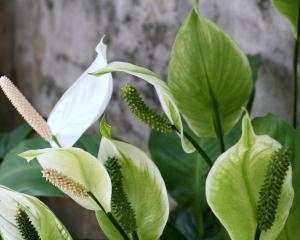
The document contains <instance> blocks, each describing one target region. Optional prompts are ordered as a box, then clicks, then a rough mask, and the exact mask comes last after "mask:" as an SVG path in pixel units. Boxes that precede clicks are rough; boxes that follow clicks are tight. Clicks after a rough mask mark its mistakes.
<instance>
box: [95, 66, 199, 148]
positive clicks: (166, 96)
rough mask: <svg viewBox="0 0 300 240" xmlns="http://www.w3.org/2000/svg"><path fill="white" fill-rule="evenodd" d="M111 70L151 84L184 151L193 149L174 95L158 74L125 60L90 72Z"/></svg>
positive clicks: (98, 73) (98, 74) (99, 74)
mask: <svg viewBox="0 0 300 240" xmlns="http://www.w3.org/2000/svg"><path fill="white" fill-rule="evenodd" d="M111 72H124V73H127V74H131V75H133V76H136V77H138V78H141V79H143V80H145V81H146V82H148V83H149V84H151V85H152V86H153V87H154V88H155V91H156V93H157V96H158V98H159V101H160V104H161V106H162V109H163V111H164V112H165V114H166V116H167V117H168V119H169V121H170V123H171V124H173V125H175V127H176V128H177V129H178V131H179V132H180V139H181V143H182V147H183V149H184V151H185V152H187V153H191V152H194V151H195V148H194V147H193V145H192V144H191V143H190V142H189V140H188V139H186V138H185V137H184V135H183V126H182V120H181V116H180V113H179V110H178V108H177V106H176V104H175V100H174V97H173V96H172V94H171V92H170V89H169V87H168V85H167V84H166V83H165V82H164V81H163V80H162V79H161V77H160V76H159V75H157V74H155V73H154V72H152V71H150V70H148V69H146V68H142V67H139V66H136V65H133V64H130V63H125V62H112V63H109V64H108V65H107V66H106V67H104V68H102V69H100V70H99V71H97V72H95V73H92V75H96V76H102V75H103V74H106V73H111Z"/></svg>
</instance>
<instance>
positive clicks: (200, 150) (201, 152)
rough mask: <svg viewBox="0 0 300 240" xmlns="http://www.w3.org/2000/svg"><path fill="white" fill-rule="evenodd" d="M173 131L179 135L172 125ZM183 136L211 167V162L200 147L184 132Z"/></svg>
mask: <svg viewBox="0 0 300 240" xmlns="http://www.w3.org/2000/svg"><path fill="white" fill-rule="evenodd" d="M172 128H173V130H174V131H176V132H178V133H179V134H180V131H179V130H178V129H177V128H176V126H175V125H172ZM183 135H184V136H185V137H186V138H187V139H188V140H189V141H190V142H191V144H192V145H193V146H194V148H195V149H196V150H197V152H198V153H199V154H200V155H201V156H202V157H203V159H204V161H205V162H206V163H207V164H208V165H209V166H210V167H211V166H212V165H213V162H212V160H211V159H210V158H209V156H208V155H207V153H206V152H205V151H204V150H203V149H202V148H201V146H200V145H199V144H198V143H197V142H196V141H195V140H194V139H193V138H192V137H191V136H190V135H189V134H188V133H187V132H185V131H183Z"/></svg>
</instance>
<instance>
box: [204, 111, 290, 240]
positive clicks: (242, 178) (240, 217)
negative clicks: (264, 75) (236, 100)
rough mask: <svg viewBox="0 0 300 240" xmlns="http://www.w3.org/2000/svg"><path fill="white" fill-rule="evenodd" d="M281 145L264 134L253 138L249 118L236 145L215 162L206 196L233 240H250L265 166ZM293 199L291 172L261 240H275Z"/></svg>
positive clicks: (253, 233)
mask: <svg viewBox="0 0 300 240" xmlns="http://www.w3.org/2000/svg"><path fill="white" fill-rule="evenodd" d="M279 148H281V144H280V143H278V142H277V141H276V140H274V139H272V138H271V137H269V136H267V135H261V136H257V135H255V133H254V131H253V128H252V125H251V120H250V118H249V116H248V115H246V116H245V117H244V119H243V124H242V136H241V139H240V140H239V142H238V143H237V144H236V145H234V146H233V147H231V148H230V149H228V150H227V151H226V152H225V153H223V154H222V155H221V156H219V158H218V159H217V160H216V162H215V164H214V166H213V167H212V169H211V171H210V173H209V175H208V177H207V180H206V197H207V201H208V204H209V206H210V207H211V209H212V211H213V212H214V214H215V215H216V216H217V218H218V219H219V220H220V222H221V223H222V224H223V225H224V227H225V228H226V230H227V231H228V233H229V235H230V237H231V239H232V240H240V239H243V240H253V239H254V236H255V231H256V227H257V220H256V209H257V201H258V198H259V191H260V188H261V185H262V183H263V180H264V177H265V174H266V169H267V165H268V163H269V161H270V157H271V155H272V153H274V151H276V150H277V149H279ZM293 198H294V190H293V187H292V169H291V167H290V168H289V170H288V173H287V176H286V178H285V180H284V183H283V186H282V191H281V194H280V200H279V205H278V208H277V213H276V217H275V221H274V223H273V226H272V227H271V229H269V230H268V231H266V232H262V234H261V237H260V239H261V240H270V239H276V237H277V236H278V235H279V233H280V232H281V230H282V229H283V227H284V225H285V222H286V219H287V217H288V215H289V211H290V208H291V206H292V202H293Z"/></svg>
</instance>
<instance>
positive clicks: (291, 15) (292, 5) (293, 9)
mask: <svg viewBox="0 0 300 240" xmlns="http://www.w3.org/2000/svg"><path fill="white" fill-rule="evenodd" d="M272 2H273V5H274V6H275V8H276V9H277V10H278V11H279V12H280V13H281V14H282V15H283V16H284V17H286V18H287V19H288V21H289V22H290V24H291V25H292V27H293V30H294V33H297V26H298V17H299V7H300V1H299V0H272Z"/></svg>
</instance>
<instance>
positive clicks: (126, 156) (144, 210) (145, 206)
mask: <svg viewBox="0 0 300 240" xmlns="http://www.w3.org/2000/svg"><path fill="white" fill-rule="evenodd" d="M109 157H117V158H118V160H119V163H120V166H121V170H122V175H123V179H122V180H123V186H124V191H125V193H126V195H127V198H128V201H129V203H130V204H131V207H132V208H133V210H134V212H135V217H136V225H137V228H136V231H137V234H138V236H139V238H140V239H143V240H148V239H149V240H153V239H158V238H159V236H161V234H162V232H163V229H164V227H165V224H166V223H167V220H168V215H169V203H168V196H167V191H166V187H165V183H164V181H163V179H162V177H161V175H160V172H159V170H158V169H157V167H156V166H155V165H154V163H153V162H152V161H151V159H150V158H148V157H147V155H146V154H145V153H144V152H142V151H141V150H140V149H138V148H136V147H134V146H132V145H130V144H127V143H124V142H120V141H115V140H109V139H106V138H104V137H103V138H102V140H101V144H100V151H99V159H100V161H101V162H103V163H104V162H105V161H106V160H107V159H108V158H109ZM97 217H98V220H99V223H100V226H101V228H102V230H103V231H104V233H105V234H106V236H107V237H108V238H109V239H122V238H120V236H119V235H118V234H117V233H116V231H115V229H114V228H113V227H112V226H111V224H109V223H108V221H107V219H106V217H105V216H104V215H103V214H101V213H100V214H99V213H97Z"/></svg>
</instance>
